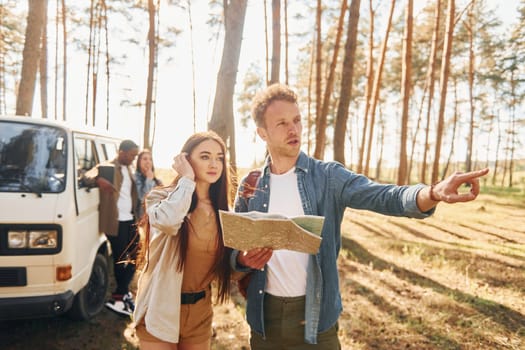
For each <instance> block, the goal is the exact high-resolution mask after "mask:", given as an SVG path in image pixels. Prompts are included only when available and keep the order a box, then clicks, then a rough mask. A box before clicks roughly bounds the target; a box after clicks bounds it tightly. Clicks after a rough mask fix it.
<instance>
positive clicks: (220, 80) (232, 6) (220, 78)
mask: <svg viewBox="0 0 525 350" xmlns="http://www.w3.org/2000/svg"><path fill="white" fill-rule="evenodd" d="M224 4H225V8H224V18H225V23H224V27H225V35H224V48H223V51H222V59H221V65H220V68H219V73H218V75H217V88H216V89H215V91H216V92H215V100H214V103H213V112H212V116H211V119H210V122H209V124H208V129H210V130H214V131H215V132H217V134H219V135H220V136H221V137H222V138H223V140H224V142H225V143H226V145H228V148H229V153H230V162H231V164H232V169H233V171H236V168H237V166H236V157H235V125H234V119H233V94H234V92H235V80H236V78H237V70H238V66H239V56H240V53H241V45H242V32H243V27H244V18H245V15H246V5H247V0H230V1H225V2H224Z"/></svg>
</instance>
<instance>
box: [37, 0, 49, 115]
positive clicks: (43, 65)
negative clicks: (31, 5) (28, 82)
mask: <svg viewBox="0 0 525 350" xmlns="http://www.w3.org/2000/svg"><path fill="white" fill-rule="evenodd" d="M44 6H45V8H44V24H43V25H42V43H41V47H40V59H39V63H40V64H39V71H40V113H41V115H42V118H47V117H48V115H47V110H48V108H47V80H48V74H47V56H48V49H47V48H48V44H47V22H48V21H47V17H48V16H47V0H46V1H44Z"/></svg>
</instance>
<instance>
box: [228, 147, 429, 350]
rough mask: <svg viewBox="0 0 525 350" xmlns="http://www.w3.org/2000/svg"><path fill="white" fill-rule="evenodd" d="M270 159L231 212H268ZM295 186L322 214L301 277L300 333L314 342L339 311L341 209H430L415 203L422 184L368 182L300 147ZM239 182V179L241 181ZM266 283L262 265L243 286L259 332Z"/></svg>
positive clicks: (307, 205)
mask: <svg viewBox="0 0 525 350" xmlns="http://www.w3.org/2000/svg"><path fill="white" fill-rule="evenodd" d="M268 162H269V161H267V164H266V165H265V167H264V168H263V172H262V174H261V177H260V179H259V182H258V184H257V189H256V190H255V192H254V194H253V197H251V198H250V199H245V198H242V196H241V195H240V194H242V193H243V190H244V189H243V186H242V185H241V186H240V187H239V190H238V192H237V197H236V199H235V211H236V212H246V211H252V210H256V211H261V212H267V211H268V203H269V200H270V186H269V181H270V167H269V163H268ZM295 172H296V174H297V185H298V187H299V194H300V196H301V202H302V205H303V210H304V213H305V214H307V215H321V216H324V217H325V220H324V226H323V230H322V233H321V236H322V241H321V246H320V248H319V251H318V253H317V254H316V255H310V258H309V262H308V268H307V281H306V307H305V333H304V339H305V342H306V343H309V344H316V343H317V333H320V332H324V331H326V330H328V329H329V328H330V327H332V326H333V325H334V324H335V323H336V322H337V320H338V318H339V315H340V313H341V311H342V302H341V295H340V292H339V275H338V270H337V257H338V255H339V250H340V248H341V221H342V219H343V216H344V212H345V209H346V208H347V207H348V208H355V209H366V210H371V211H374V212H377V213H381V214H385V215H392V216H407V217H414V218H425V217H427V216H429V215H431V214H432V213H433V210H431V211H429V212H427V213H422V212H421V211H420V210H419V208H418V207H417V204H416V196H417V193H418V192H419V190H421V189H422V188H423V187H424V185H421V184H420V185H414V186H396V185H383V184H379V183H376V182H373V181H371V180H370V179H368V178H367V177H365V176H363V175H358V174H356V173H354V172H352V171H349V170H348V169H346V168H344V167H343V166H342V165H341V164H340V163H337V162H323V161H319V160H316V159H314V158H311V157H309V156H307V155H306V154H305V153H303V152H301V153H300V155H299V157H298V159H297V163H296V165H295ZM240 183H241V184H243V183H244V179H243V181H241V182H240ZM238 253H239V252H238V251H234V252H233V254H232V255H231V263H232V266H233V267H234V269H236V270H239V271H246V270H247V269H246V268H245V267H242V266H239V265H238V264H237V263H236V259H237V255H238ZM265 285H266V269H264V270H262V271H259V270H257V271H253V276H252V278H251V280H250V285H249V286H248V290H247V301H246V318H247V321H248V324H249V325H250V328H251V329H252V330H253V331H255V332H257V333H259V334H261V335H262V336H263V337H264V336H265V333H264V315H263V310H264V307H263V302H264V290H265Z"/></svg>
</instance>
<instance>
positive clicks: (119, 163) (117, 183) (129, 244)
mask: <svg viewBox="0 0 525 350" xmlns="http://www.w3.org/2000/svg"><path fill="white" fill-rule="evenodd" d="M138 153H139V147H138V146H137V144H136V143H135V142H133V141H132V140H124V141H122V142H121V143H120V145H119V150H118V154H117V157H116V158H115V159H113V160H111V161H109V162H107V163H102V164H98V165H97V166H95V167H94V168H93V169H91V170H89V171H88V172H87V173H86V174H85V176H84V181H85V182H86V183H88V184H96V185H97V186H98V187H99V189H100V205H99V229H100V231H101V232H104V233H105V234H106V236H107V237H108V240H109V242H110V244H111V251H112V255H113V272H114V275H115V282H116V288H115V290H114V291H113V293H112V295H111V299H110V300H109V301H108V302H107V303H106V307H107V308H109V309H110V310H112V311H114V312H116V313H118V314H120V315H124V316H131V315H132V313H133V310H134V307H135V306H134V301H133V295H132V293H131V292H130V291H129V285H130V283H131V281H132V280H133V276H134V275H135V260H136V256H137V251H138V243H139V236H138V234H137V230H136V224H135V219H136V218H137V214H138V213H137V212H136V208H137V206H136V203H137V201H138V199H137V198H138V195H137V187H136V184H135V177H134V176H133V171H132V167H131V165H132V163H133V161H134V160H135V158H136V157H137V154H138Z"/></svg>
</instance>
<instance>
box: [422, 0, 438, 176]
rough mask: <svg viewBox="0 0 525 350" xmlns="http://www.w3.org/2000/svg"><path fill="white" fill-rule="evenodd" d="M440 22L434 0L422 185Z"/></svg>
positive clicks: (427, 145)
mask: <svg viewBox="0 0 525 350" xmlns="http://www.w3.org/2000/svg"><path fill="white" fill-rule="evenodd" d="M440 22H441V0H436V7H435V11H434V30H433V32H432V45H431V47H430V57H429V59H428V71H427V82H428V100H427V110H426V112H427V114H426V116H427V118H426V121H427V122H426V126H427V127H426V128H425V145H424V149H423V159H422V160H421V178H420V181H421V182H422V183H425V182H426V177H427V175H426V173H427V152H428V150H429V148H430V145H429V135H430V115H431V111H432V102H433V101H434V87H435V81H436V79H435V75H436V74H435V71H436V58H437V51H438V40H439V24H440Z"/></svg>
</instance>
